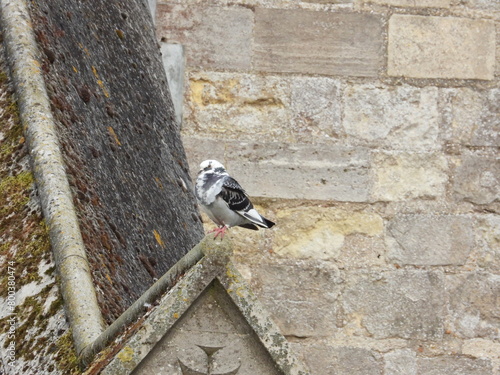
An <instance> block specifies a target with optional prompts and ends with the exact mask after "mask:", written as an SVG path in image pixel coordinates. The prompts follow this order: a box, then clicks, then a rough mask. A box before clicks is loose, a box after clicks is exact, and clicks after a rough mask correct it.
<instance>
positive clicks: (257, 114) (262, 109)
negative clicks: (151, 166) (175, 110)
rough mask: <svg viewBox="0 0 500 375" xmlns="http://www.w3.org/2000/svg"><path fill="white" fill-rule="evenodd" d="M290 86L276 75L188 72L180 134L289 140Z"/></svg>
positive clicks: (290, 133) (290, 136)
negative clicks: (181, 131)
mask: <svg viewBox="0 0 500 375" xmlns="http://www.w3.org/2000/svg"><path fill="white" fill-rule="evenodd" d="M289 96H290V86H289V83H288V82H287V80H283V79H282V78H280V77H277V76H267V77H266V76H258V75H252V74H229V73H191V74H190V76H189V87H188V90H187V99H186V102H187V108H186V115H185V119H184V129H183V132H184V134H200V133H202V134H204V135H213V136H214V137H223V138H224V139H239V140H245V139H246V140H255V139H256V138H257V139H258V138H263V139H266V140H268V141H274V140H280V141H291V140H292V129H291V127H290V126H289V124H290V111H289V107H290V99H289Z"/></svg>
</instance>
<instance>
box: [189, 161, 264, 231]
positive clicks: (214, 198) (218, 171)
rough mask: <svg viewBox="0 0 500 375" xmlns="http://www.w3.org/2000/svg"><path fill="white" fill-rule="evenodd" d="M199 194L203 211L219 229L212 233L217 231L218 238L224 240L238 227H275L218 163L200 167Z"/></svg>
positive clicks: (205, 163) (197, 192) (198, 197)
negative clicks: (232, 228) (233, 228)
mask: <svg viewBox="0 0 500 375" xmlns="http://www.w3.org/2000/svg"><path fill="white" fill-rule="evenodd" d="M195 193H196V198H197V199H198V202H199V203H200V205H201V207H202V208H203V210H204V211H205V212H206V213H207V215H208V217H210V219H212V220H213V221H214V222H215V224H217V226H218V227H217V228H216V229H214V230H212V231H210V232H209V233H212V232H215V237H214V238H215V239H216V238H217V236H219V235H220V236H221V239H223V238H224V235H225V234H226V231H227V230H228V229H229V228H231V227H234V226H240V227H243V228H247V229H252V230H258V229H259V227H261V228H271V227H272V226H273V225H274V223H273V222H272V221H271V220H268V219H266V218H265V217H263V216H262V215H260V214H259V213H258V212H257V210H256V209H255V208H253V204H252V202H250V199H249V198H248V196H247V195H246V193H245V190H243V188H242V187H241V186H240V184H239V183H238V182H237V181H236V180H235V179H234V178H232V177H231V176H229V174H228V173H227V172H226V169H225V168H224V166H223V165H222V164H221V163H219V162H218V161H217V160H205V161H204V162H203V163H201V164H200V171H199V172H198V178H197V179H196V187H195Z"/></svg>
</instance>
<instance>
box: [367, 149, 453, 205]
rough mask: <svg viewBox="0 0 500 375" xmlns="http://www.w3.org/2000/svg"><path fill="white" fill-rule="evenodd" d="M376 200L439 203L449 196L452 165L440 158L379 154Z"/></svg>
mask: <svg viewBox="0 0 500 375" xmlns="http://www.w3.org/2000/svg"><path fill="white" fill-rule="evenodd" d="M373 159H374V161H373V167H374V174H375V183H374V188H373V199H375V200H381V201H398V200H406V199H412V198H423V199H435V198H438V197H441V196H443V195H444V194H445V191H446V183H447V181H448V175H447V173H448V162H447V160H446V158H445V157H444V156H442V155H439V154H430V153H419V154H410V153H386V152H380V153H375V154H374V156H373Z"/></svg>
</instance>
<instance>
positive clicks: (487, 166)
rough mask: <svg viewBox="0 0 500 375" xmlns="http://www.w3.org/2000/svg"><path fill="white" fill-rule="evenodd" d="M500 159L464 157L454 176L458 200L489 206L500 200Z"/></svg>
mask: <svg viewBox="0 0 500 375" xmlns="http://www.w3.org/2000/svg"><path fill="white" fill-rule="evenodd" d="M499 176H500V159H499V158H498V157H495V156H486V157H483V156H477V155H463V156H462V158H461V159H460V160H459V162H458V166H457V167H456V169H455V172H454V176H453V192H454V196H455V198H456V199H458V200H464V201H468V202H472V203H475V204H488V203H492V202H494V201H497V200H499V199H500V189H499V188H498V187H499V186H500V181H499V178H500V177H499Z"/></svg>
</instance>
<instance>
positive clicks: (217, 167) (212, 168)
mask: <svg viewBox="0 0 500 375" xmlns="http://www.w3.org/2000/svg"><path fill="white" fill-rule="evenodd" d="M203 172H215V173H225V172H226V168H224V166H223V165H222V164H221V163H219V162H218V161H217V160H205V161H204V162H203V163H201V164H200V172H199V173H203Z"/></svg>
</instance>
